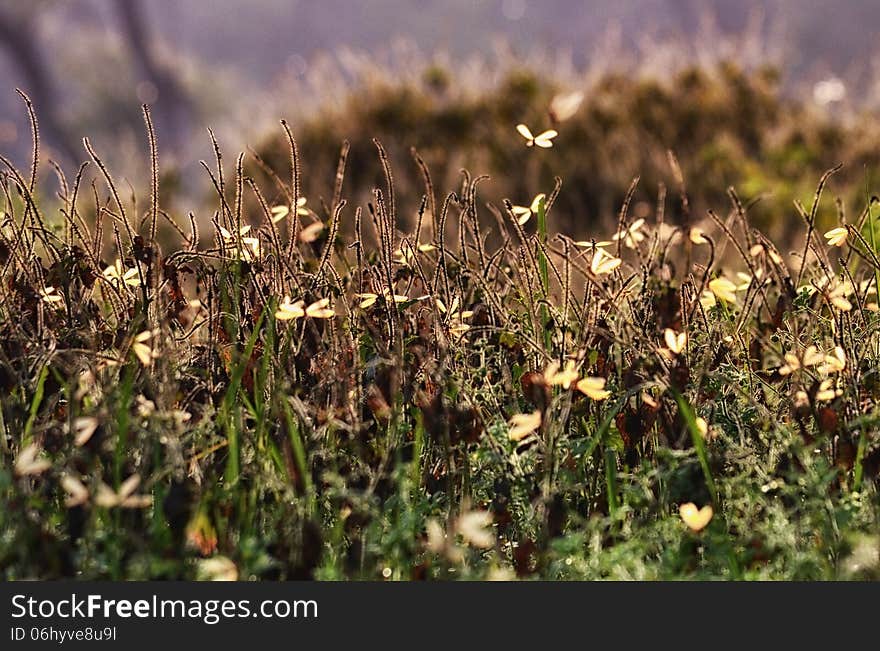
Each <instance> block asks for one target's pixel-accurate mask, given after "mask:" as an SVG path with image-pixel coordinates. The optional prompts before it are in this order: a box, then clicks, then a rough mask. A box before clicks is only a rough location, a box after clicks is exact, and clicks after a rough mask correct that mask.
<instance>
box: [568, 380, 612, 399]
mask: <svg viewBox="0 0 880 651" xmlns="http://www.w3.org/2000/svg"><path fill="white" fill-rule="evenodd" d="M576 386H577V388H578V391H580V392H581V393H583V394H584V395H586V396H587V397H588V398H592V399H593V400H605V398H607V397H608V396H610V395H611V392H610V391H607V390H606V389H605V378H603V377H585V378H583V379H582V380H579V381H578V383H577V385H576Z"/></svg>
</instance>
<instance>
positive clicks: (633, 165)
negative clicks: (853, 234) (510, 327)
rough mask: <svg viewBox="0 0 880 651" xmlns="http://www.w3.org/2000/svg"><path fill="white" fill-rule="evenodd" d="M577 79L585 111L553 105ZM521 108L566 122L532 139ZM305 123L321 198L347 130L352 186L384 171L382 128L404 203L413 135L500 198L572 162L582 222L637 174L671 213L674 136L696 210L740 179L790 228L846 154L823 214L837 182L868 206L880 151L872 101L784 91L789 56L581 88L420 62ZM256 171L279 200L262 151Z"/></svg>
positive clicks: (520, 74)
mask: <svg viewBox="0 0 880 651" xmlns="http://www.w3.org/2000/svg"><path fill="white" fill-rule="evenodd" d="M585 83H586V82H585ZM468 84H469V85H473V84H474V82H473V81H470V82H468ZM577 92H582V93H583V97H584V99H583V101H582V103H581V104H580V106H579V107H578V109H577V111H576V112H575V113H574V115H572V116H571V117H570V118H569V119H567V120H565V121H561V122H560V121H557V120H554V118H553V115H552V112H551V111H550V106H551V103H552V102H553V98H554V97H558V96H560V94H562V95H565V94H568V93H577ZM292 101H293V103H295V101H296V100H295V98H294V99H293V100H292ZM830 108H832V109H833V108H834V107H833V106H832V107H830ZM520 122H523V123H525V124H527V125H529V126H530V127H531V129H532V130H533V131H534V132H535V133H537V132H538V131H540V130H543V129H549V128H556V129H558V130H559V132H560V135H559V137H558V138H556V140H555V146H554V147H553V148H552V149H547V150H541V149H538V148H527V147H526V146H525V141H524V140H523V138H521V137H520V136H519V135H518V134H517V132H516V130H515V125H516V124H517V123H520ZM294 135H295V137H296V139H297V142H298V145H299V147H300V158H301V161H302V162H303V168H304V169H303V190H304V193H305V195H306V196H308V197H309V200H310V205H315V206H317V205H320V204H319V202H318V198H319V197H324V198H325V199H326V200H327V201H328V202H329V199H330V196H331V195H332V192H333V180H334V177H335V170H336V165H337V160H338V156H339V151H340V145H341V143H342V142H343V140H346V139H347V140H349V141H350V142H351V152H350V156H349V159H348V172H347V174H346V187H345V190H344V192H343V196H345V197H349V198H351V199H354V200H355V201H356V202H363V201H366V200H369V199H370V196H369V193H370V191H371V189H372V188H373V187H382V184H383V182H382V180H381V167H380V165H379V161H378V159H377V156H376V149H375V147H374V146H373V144H372V142H371V139H372V138H373V137H376V138H378V139H379V140H381V141H382V142H383V143H384V145H385V147H386V148H387V149H388V150H389V154H390V156H391V161H392V165H393V167H394V171H395V175H396V181H397V192H398V205H399V206H400V207H401V210H400V214H401V216H402V219H403V218H409V219H412V218H413V216H414V214H415V212H416V209H417V207H418V205H419V201H420V199H421V196H422V194H423V193H424V184H423V181H422V178H421V175H420V173H419V170H418V167H417V165H416V164H415V162H414V160H413V158H412V156H411V153H410V151H409V148H410V147H415V148H416V149H417V151H418V153H419V154H420V156H421V157H422V158H423V159H424V161H425V162H426V163H427V165H428V167H429V168H430V170H431V174H432V177H433V180H434V185H435V189H436V193H437V194H438V202H439V200H440V199H441V198H442V195H443V193H445V192H447V191H449V190H454V189H456V188H457V187H458V186H459V185H460V180H459V177H460V170H461V169H462V168H467V170H468V171H469V172H470V173H471V174H473V175H478V174H488V175H489V176H490V177H491V180H490V181H489V182H487V183H484V184H483V185H481V186H480V192H481V196H482V198H483V199H484V200H486V201H491V202H493V203H495V204H496V205H500V201H501V200H502V199H504V198H508V199H510V200H511V201H512V202H513V203H514V204H524V205H528V203H529V201H530V200H531V197H532V196H534V194H536V193H537V192H549V191H550V190H552V188H553V182H554V177H555V176H557V175H559V176H562V177H563V178H564V186H563V190H562V194H561V195H560V197H559V200H558V202H557V204H556V208H555V209H554V219H555V224H554V226H555V227H556V228H558V229H560V230H566V231H568V232H571V233H573V234H575V235H579V236H586V235H589V234H590V232H591V231H592V230H593V228H592V227H593V226H594V225H596V224H598V223H607V222H608V221H609V220H612V219H613V218H614V216H615V215H616V213H617V211H618V210H619V207H620V205H621V203H622V202H623V200H624V197H625V194H626V191H627V188H628V187H629V185H630V183H631V182H632V180H633V178H634V177H636V176H639V177H640V179H641V180H640V183H639V186H638V190H637V193H636V196H635V199H636V201H635V204H634V209H635V210H636V212H637V213H639V216H647V215H648V214H650V213H651V212H653V210H654V209H655V205H656V201H657V196H658V187H659V185H660V184H664V185H666V186H667V187H668V188H669V197H670V199H669V200H668V201H667V216H669V217H670V218H671V219H673V220H675V219H676V217H677V215H676V213H680V211H681V202H680V201H678V200H677V196H678V194H679V187H678V183H677V182H676V176H675V174H674V173H673V171H672V169H671V166H670V162H669V157H668V154H667V152H668V151H672V152H674V154H675V156H676V157H677V159H678V161H679V164H680V167H681V170H682V172H683V177H684V179H685V182H686V189H687V194H688V197H689V200H690V205H691V209H692V212H693V214H694V215H695V216H696V218H699V217H700V216H701V215H702V214H705V210H706V209H707V208H713V209H715V210H717V211H719V212H723V211H725V210H726V209H727V208H729V207H730V201H729V199H728V197H727V196H726V188H728V187H729V186H733V187H734V188H735V189H736V190H737V192H738V193H739V195H740V197H741V198H742V200H743V202H744V203H746V204H747V205H749V204H754V205H752V206H751V207H750V208H749V210H750V214H751V216H752V219H753V220H754V222H755V223H756V224H758V225H760V226H761V227H762V228H765V229H768V230H769V231H770V232H771V233H772V234H773V235H774V236H776V237H779V238H782V239H783V241H784V240H785V238H786V237H787V236H789V235H791V234H793V233H794V232H795V231H796V230H797V229H799V227H800V224H801V221H800V218H799V217H798V216H797V212H796V210H795V209H794V207H793V201H794V200H796V199H797V200H800V201H802V202H803V203H804V204H805V205H807V206H809V205H810V203H811V201H812V196H813V192H814V189H815V185H816V180H817V179H818V178H819V177H820V176H821V174H822V173H823V172H824V171H825V170H827V169H828V168H830V167H832V166H834V165H836V164H837V163H839V162H843V163H845V168H844V170H843V172H842V173H841V174H840V175H838V176H836V177H835V182H834V184H833V185H832V186H831V188H832V192H831V193H829V195H830V198H829V199H828V200H827V201H828V204H827V206H825V205H824V204H823V206H824V207H826V208H828V210H823V211H822V213H821V214H820V221H821V222H823V223H824V222H827V223H831V222H832V221H834V220H835V219H836V212H835V209H834V207H833V204H832V203H831V202H832V201H833V198H834V196H835V194H836V193H837V192H838V190H839V189H843V188H845V189H846V190H847V192H848V194H843V195H841V197H842V199H843V206H845V207H847V208H848V209H850V210H854V211H858V210H860V207H861V206H864V205H865V200H866V197H865V196H864V195H865V188H866V184H865V179H866V173H869V172H870V170H871V169H873V168H874V167H875V166H876V163H877V159H878V151H880V149H878V144H880V131H878V129H877V128H876V126H875V125H874V124H873V120H872V119H871V116H870V115H861V116H860V115H855V116H849V117H848V118H847V119H842V118H841V117H840V116H835V115H834V114H833V111H830V110H827V109H826V108H823V107H818V106H816V105H814V104H806V103H803V102H800V101H797V100H794V99H790V98H788V97H786V96H784V95H783V94H782V92H781V91H780V78H779V73H778V71H777V70H775V69H772V68H769V67H768V68H763V69H758V70H753V71H746V70H744V69H742V68H740V67H738V66H736V65H734V64H730V63H721V64H718V65H715V66H713V67H711V68H705V67H702V68H701V67H691V68H688V69H685V70H682V71H680V72H679V73H677V74H675V75H674V76H671V77H670V78H668V79H662V80H661V79H658V78H656V77H653V78H652V77H645V76H638V75H632V76H626V75H622V74H612V73H606V74H603V75H599V76H597V77H596V78H595V80H594V81H592V82H590V83H589V84H586V85H584V86H582V87H580V88H578V87H572V86H571V82H568V83H567V84H563V83H562V82H560V81H557V80H556V79H554V76H553V74H549V75H548V74H544V73H540V72H538V71H537V70H535V69H529V68H522V69H512V70H511V71H509V72H507V73H505V74H504V75H502V76H501V77H500V81H498V82H497V83H495V82H493V81H491V80H489V79H487V80H486V84H485V86H479V82H477V87H476V88H473V87H468V88H464V89H463V88H462V84H461V81H460V79H459V78H458V76H457V74H456V72H455V71H453V70H452V69H450V68H447V67H444V66H442V65H438V64H430V65H426V66H425V67H424V70H423V73H422V74H421V76H420V77H410V78H404V77H400V78H398V79H397V80H395V78H394V77H392V76H390V75H386V76H385V77H384V78H380V77H378V76H377V77H375V78H374V79H373V81H371V82H369V83H365V84H363V85H362V86H360V87H359V88H356V89H355V90H353V91H351V92H350V93H349V94H348V95H347V97H346V98H344V99H342V100H340V101H336V102H328V103H327V106H326V107H325V108H324V109H321V110H317V111H314V112H313V113H311V115H310V116H306V117H305V118H303V119H302V120H301V121H300V122H299V123H298V124H297V128H296V129H295V134H294ZM256 151H257V152H258V153H259V155H260V156H261V157H262V158H263V159H264V160H265V161H266V162H268V164H269V165H270V166H271V167H272V168H273V169H275V170H283V169H287V165H288V163H287V161H288V158H289V154H288V146H287V142H286V139H285V137H284V136H283V133H281V132H280V130H279V134H278V135H273V136H271V137H269V138H267V139H266V140H265V141H264V142H262V144H260V145H259V146H258V147H257V148H256ZM866 171H867V172H866ZM250 173H251V174H252V175H254V176H255V177H256V178H262V179H263V180H264V181H265V186H264V187H265V188H266V191H267V192H268V193H269V196H275V197H276V198H277V199H279V200H280V196H279V195H278V193H277V188H275V186H274V185H273V184H272V183H271V182H270V180H269V179H268V177H267V176H266V175H265V174H264V173H263V172H262V171H261V170H260V169H259V167H258V166H257V165H253V166H252V168H251V169H250ZM407 225H408V224H407V223H402V224H399V226H401V227H406V226H407Z"/></svg>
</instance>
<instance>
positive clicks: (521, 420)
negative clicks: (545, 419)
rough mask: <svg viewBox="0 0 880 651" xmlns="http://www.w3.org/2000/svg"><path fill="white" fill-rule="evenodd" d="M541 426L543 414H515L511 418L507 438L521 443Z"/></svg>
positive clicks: (538, 412)
mask: <svg viewBox="0 0 880 651" xmlns="http://www.w3.org/2000/svg"><path fill="white" fill-rule="evenodd" d="M540 426H541V412H540V411H538V410H535V411H533V412H532V413H530V414H514V415H513V416H511V417H510V429H509V430H508V431H507V438H509V439H510V440H511V441H521V440H523V439H524V438H525V437H527V436H528V435H529V434H531V433H532V432H534V431H535V430H536V429H538V428H539V427H540Z"/></svg>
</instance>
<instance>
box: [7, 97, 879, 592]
mask: <svg viewBox="0 0 880 651" xmlns="http://www.w3.org/2000/svg"><path fill="white" fill-rule="evenodd" d="M570 100H571V102H572V103H574V99H573V98H570ZM25 101H26V103H27V105H28V107H29V103H28V102H27V99H26V98H25ZM577 108H578V107H577V106H575V107H574V110H575V111H576V110H577ZM558 109H559V105H557V110H558ZM144 117H145V126H146V128H145V133H146V134H147V137H146V138H145V142H146V143H147V145H146V150H147V151H148V152H149V158H150V162H151V165H150V167H151V169H152V175H151V182H150V184H149V186H148V187H147V188H145V191H142V192H140V193H138V192H136V191H134V190H133V189H131V188H129V187H127V186H126V184H125V183H124V182H120V181H119V180H118V179H115V177H114V176H113V172H112V171H111V170H109V169H108V168H107V166H106V165H105V164H104V163H103V161H102V158H101V153H100V152H97V151H95V150H94V149H93V148H92V147H91V145H90V144H89V142H88V141H85V143H84V145H85V152H86V153H87V155H88V164H87V165H84V166H83V167H81V168H80V169H79V170H78V171H77V172H76V173H75V174H73V175H65V173H64V171H62V170H61V169H60V168H57V167H56V168H55V172H56V184H55V187H54V192H55V193H57V197H55V198H53V197H51V196H49V195H48V193H46V192H41V191H40V188H39V186H38V183H37V179H38V177H39V176H40V174H41V172H42V170H44V169H46V168H47V166H48V165H49V163H47V162H42V161H41V157H40V152H39V140H38V138H37V133H38V124H37V121H36V119H33V121H32V123H33V128H34V132H35V138H34V143H35V144H34V157H33V165H32V167H31V168H30V169H26V170H18V169H16V168H15V167H14V166H13V165H12V164H11V163H10V162H9V161H7V160H6V159H5V158H0V163H2V164H3V166H4V170H3V172H2V205H3V224H2V229H0V264H2V283H3V284H2V287H3V289H2V300H0V392H2V393H0V395H2V412H0V416H2V420H0V455H2V458H3V463H2V466H0V506H2V508H0V568H2V572H3V577H4V578H5V579H25V578H61V577H77V578H84V579H85V578H108V579H137V578H167V579H170V578H240V579H251V578H255V579H303V578H317V579H395V580H396V579H434V580H448V579H483V578H503V579H511V578H546V579H597V578H615V579H679V578H688V579H696V578H713V579H714V578H725V579H756V578H768V579H769V578H772V579H830V578H835V579H836V578H877V577H878V574H880V561H878V552H880V507H878V499H877V476H878V471H880V440H878V434H877V431H878V419H880V413H878V405H877V400H878V396H880V377H878V356H880V316H878V307H877V303H878V294H877V290H878V283H880V259H878V253H880V223H878V219H880V201H878V200H877V199H875V198H872V196H871V194H870V187H868V188H866V189H865V190H862V189H861V188H859V189H855V188H854V186H853V183H852V182H851V181H848V182H847V183H846V185H845V187H844V191H846V192H847V193H850V196H861V197H863V201H862V204H861V206H860V207H859V208H858V210H856V211H855V212H854V211H852V210H851V209H849V202H848V201H838V202H836V203H835V202H833V201H832V202H829V201H828V200H827V195H828V193H829V192H830V188H831V187H832V186H833V183H834V180H835V178H837V177H836V176H835V174H838V173H839V174H840V175H843V174H850V175H851V174H852V172H851V170H850V171H849V172H847V171H846V170H842V171H841V170H840V169H839V168H838V167H832V165H834V164H836V163H837V161H836V160H831V161H829V162H828V167H829V168H830V169H829V170H828V171H827V172H826V173H825V174H824V175H817V178H814V179H812V180H811V183H813V185H814V187H815V188H816V189H815V193H814V195H813V197H812V200H811V201H810V202H809V203H807V204H803V203H801V202H800V201H798V200H795V201H794V203H793V204H792V206H791V207H790V208H788V209H787V210H788V212H787V213H786V215H791V216H793V218H794V219H797V220H798V224H799V232H798V236H797V238H796V239H794V240H792V241H791V242H785V243H784V244H785V246H783V245H782V244H780V246H777V245H775V244H774V243H773V241H772V240H771V238H769V237H767V236H766V235H765V234H764V232H763V231H762V230H761V229H759V228H757V227H756V225H755V224H754V223H753V222H752V221H751V220H750V216H751V212H752V211H753V210H755V209H756V208H755V205H754V204H753V202H748V201H743V200H741V199H740V197H739V195H738V194H737V191H736V190H735V189H734V188H726V187H725V188H723V189H719V190H718V191H717V194H714V195H710V194H706V195H705V197H704V198H701V203H702V202H703V201H704V200H705V202H706V203H708V204H712V205H707V206H706V207H705V208H704V207H701V208H700V212H699V213H697V212H696V210H695V209H694V208H693V207H692V202H691V200H690V198H689V193H688V187H689V185H688V183H687V181H689V175H691V174H693V173H694V172H695V171H697V172H698V170H694V169H693V168H691V163H692V161H691V159H690V158H689V159H688V160H689V164H688V175H686V174H684V173H683V172H682V165H681V164H680V163H679V161H678V158H677V157H676V155H675V154H674V153H673V152H672V151H670V152H668V153H667V154H666V155H665V157H664V164H665V165H666V169H667V172H668V174H669V175H670V176H671V178H672V179H673V180H674V183H673V184H672V185H671V186H670V187H669V189H667V188H666V186H665V185H663V184H662V183H660V182H653V181H652V183H651V185H650V187H645V184H643V182H642V181H640V180H639V179H627V181H626V186H625V187H626V188H627V189H626V190H625V191H624V192H623V194H622V197H621V200H620V204H619V205H618V206H617V208H616V214H617V217H616V219H615V220H614V222H613V223H610V224H606V225H602V224H600V223H596V224H595V226H594V228H593V229H592V232H591V233H589V234H588V235H587V236H583V235H581V234H579V235H578V237H576V238H574V237H569V236H568V235H567V234H566V230H565V229H564V228H561V227H560V225H566V224H571V223H572V222H573V221H574V220H575V219H576V215H575V214H572V210H573V207H574V206H576V205H577V201H572V200H571V199H568V201H569V202H570V203H569V204H568V206H569V207H568V208H566V210H567V212H562V208H561V206H562V205H565V204H564V203H562V201H563V200H562V197H565V196H566V192H567V187H568V186H567V185H566V181H565V174H566V169H565V166H564V165H560V166H559V167H558V168H554V162H553V160H554V159H553V155H554V153H555V152H556V151H557V149H558V148H560V147H562V145H563V143H564V141H565V138H566V133H565V129H564V125H560V124H553V123H552V122H550V123H544V122H543V118H542V117H541V116H539V115H537V114H535V115H532V116H528V117H531V119H530V120H529V124H528V125H526V124H521V123H519V122H518V120H517V119H511V120H510V122H509V124H508V125H507V132H506V133H505V134H504V135H503V138H505V139H506V140H505V144H504V145H503V147H504V148H505V149H507V148H512V147H514V146H515V147H517V148H518V150H519V152H520V158H519V159H518V160H519V161H523V165H533V163H530V162H529V161H533V160H540V161H541V162H540V165H541V166H546V167H549V168H553V169H554V174H555V175H557V178H556V179H552V178H546V177H545V176H541V175H536V176H529V183H530V184H534V185H535V186H536V187H530V188H529V189H528V192H527V196H528V198H527V199H524V198H522V195H523V194H526V193H525V192H521V193H519V197H518V198H516V197H515V198H514V201H515V202H514V201H500V202H488V203H487V202H485V201H484V200H482V199H481V195H480V189H481V184H483V183H485V182H486V178H485V177H484V176H481V175H479V174H478V173H479V172H480V170H475V171H474V172H475V173H474V174H472V173H470V172H468V171H464V170H463V171H461V173H460V174H458V176H457V177H455V180H454V182H450V180H449V179H444V185H439V184H437V183H435V182H434V181H433V180H432V179H433V176H432V173H431V167H430V165H429V164H428V163H427V162H425V158H423V157H422V156H421V155H420V153H419V149H418V148H417V149H415V150H414V151H413V152H411V153H410V152H406V156H400V155H397V154H396V155H395V156H394V157H390V156H389V154H388V152H387V151H386V149H385V146H384V143H383V141H380V140H378V139H377V140H375V141H373V142H372V148H373V150H374V156H375V159H374V161H375V162H374V165H375V169H376V170H377V171H378V172H379V177H378V178H379V182H378V183H376V184H375V185H374V187H373V188H372V191H371V193H370V195H369V197H367V200H366V201H360V200H358V201H347V200H346V197H347V196H348V194H347V193H348V190H347V185H346V180H347V172H348V170H347V163H348V157H349V154H350V146H349V144H348V143H347V142H343V143H341V152H340V153H339V156H338V161H337V163H336V168H337V173H336V174H335V176H333V178H332V179H331V183H330V184H329V187H330V188H331V192H329V193H327V194H326V195H325V196H324V197H321V196H315V194H314V193H305V192H304V191H303V178H304V174H305V172H306V170H307V169H308V165H309V160H308V158H307V157H304V156H303V157H301V156H300V151H299V148H298V145H297V141H296V139H295V138H294V134H293V133H292V131H291V129H290V127H289V125H287V124H286V123H282V125H281V129H280V131H279V132H280V134H281V138H282V139H283V142H284V143H285V146H286V152H287V154H286V158H285V159H284V160H283V162H279V161H270V160H268V158H267V157H264V156H262V155H260V154H256V155H252V156H249V157H246V156H244V155H241V156H239V157H238V158H237V159H236V160H235V161H234V163H233V164H232V165H229V162H228V161H227V160H225V159H224V158H223V157H222V155H221V152H220V148H219V146H216V143H215V152H216V160H215V161H213V162H212V163H210V164H208V163H206V164H205V177H206V179H207V181H208V184H209V185H210V187H211V188H213V191H214V194H213V198H212V199H211V200H210V203H211V205H210V208H208V209H207V214H208V219H207V220H205V221H207V222H209V223H210V226H207V227H205V228H199V223H198V222H199V218H198V217H197V216H196V215H192V214H191V215H190V216H189V218H188V219H186V218H184V219H181V218H180V216H179V215H175V214H173V213H171V212H168V211H166V210H165V209H164V208H163V192H162V190H163V187H162V184H161V183H160V174H159V160H160V159H159V148H158V146H157V139H156V134H155V133H154V130H153V127H152V123H151V119H150V113H149V109H148V108H146V107H145V109H144ZM523 119H525V118H523ZM560 122H562V121H560ZM557 132H559V133H557ZM160 135H161V134H160ZM160 142H161V141H160ZM410 144H412V143H401V142H395V143H393V148H394V150H395V151H398V150H399V149H400V148H401V147H408V146H409V145H410ZM435 146H442V143H438V144H436V145H435ZM569 155H571V154H569ZM536 157H541V158H540V159H537V158H536ZM401 158H405V160H400V159H401ZM534 165H536V163H535V164H534ZM398 169H406V170H408V171H407V172H401V173H405V174H410V173H411V170H413V169H414V170H416V176H415V178H418V179H420V180H421V183H422V185H421V189H420V190H419V191H418V192H417V193H416V192H412V191H406V192H403V193H400V192H398V186H397V184H396V181H395V176H396V172H397V170H398ZM258 172H259V175H258ZM90 175H91V176H90ZM846 178H848V179H849V178H850V176H848V177H846ZM450 185H451V186H452V187H449V186H450ZM637 192H640V193H642V195H647V196H650V197H651V198H652V202H651V203H650V204H647V203H646V202H645V201H642V206H641V208H640V212H639V214H638V215H636V214H633V197H634V196H635V193H637ZM823 196H825V197H826V200H825V201H823V200H822V197H823ZM645 206H647V208H646V207H645ZM50 211H51V213H52V214H50ZM569 232H570V231H569ZM792 242H793V244H792ZM789 245H790V246H789ZM789 248H794V249H795V252H794V253H791V251H789V250H788V249H789Z"/></svg>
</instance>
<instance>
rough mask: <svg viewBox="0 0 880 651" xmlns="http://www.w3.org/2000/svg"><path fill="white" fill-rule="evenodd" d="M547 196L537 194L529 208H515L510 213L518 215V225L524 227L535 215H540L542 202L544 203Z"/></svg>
mask: <svg viewBox="0 0 880 651" xmlns="http://www.w3.org/2000/svg"><path fill="white" fill-rule="evenodd" d="M545 197H546V195H545V194H544V193H543V192H542V193H540V194H536V195H535V198H534V199H532V203H531V204H530V205H529V206H513V207H512V208H511V209H510V211H511V212H512V213H513V214H514V215H516V218H517V219H516V221H517V223H518V224H519V225H520V226H522V225H523V224H525V223H526V222H527V221H529V219H531V217H532V215H533V214H538V210H539V209H540V207H541V202H542V201H544V199H545Z"/></svg>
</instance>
